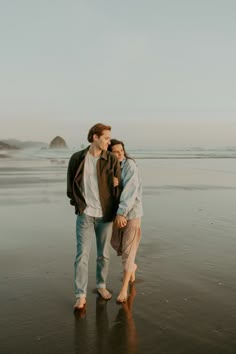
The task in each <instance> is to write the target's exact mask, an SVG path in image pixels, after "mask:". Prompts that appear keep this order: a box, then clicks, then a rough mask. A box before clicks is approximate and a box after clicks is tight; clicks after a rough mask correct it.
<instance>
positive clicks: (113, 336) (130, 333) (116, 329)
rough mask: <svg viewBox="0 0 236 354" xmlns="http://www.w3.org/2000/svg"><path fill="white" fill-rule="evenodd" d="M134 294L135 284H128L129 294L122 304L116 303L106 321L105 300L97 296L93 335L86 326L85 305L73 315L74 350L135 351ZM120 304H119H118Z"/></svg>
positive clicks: (98, 353) (102, 351)
mask: <svg viewBox="0 0 236 354" xmlns="http://www.w3.org/2000/svg"><path fill="white" fill-rule="evenodd" d="M135 295H136V288H135V285H134V284H132V285H130V293H129V296H128V299H127V301H126V302H125V303H123V304H121V305H119V310H118V313H117V315H116V317H115V318H114V320H113V321H112V322H111V324H110V323H109V316H108V309H107V301H106V300H103V299H102V298H101V297H99V296H98V297H97V299H96V330H95V338H94V336H93V335H92V337H93V339H92V338H90V334H91V333H93V329H92V328H89V326H88V321H87V317H86V308H85V309H83V310H80V311H76V312H75V313H74V314H75V342H74V343H75V353H97V354H106V353H107V354H108V353H109V354H110V353H114V354H116V353H122V354H128V353H129V354H136V353H138V335H137V331H136V326H135V321H134V318H133V315H132V309H133V301H134V298H135ZM120 306H121V307H120Z"/></svg>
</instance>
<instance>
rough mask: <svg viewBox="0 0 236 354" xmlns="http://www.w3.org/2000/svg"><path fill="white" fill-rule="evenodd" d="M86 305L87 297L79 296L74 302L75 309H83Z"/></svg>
mask: <svg viewBox="0 0 236 354" xmlns="http://www.w3.org/2000/svg"><path fill="white" fill-rule="evenodd" d="M85 305H86V297H84V296H83V297H79V298H78V299H77V300H76V303H75V304H74V310H82V309H84V308H85Z"/></svg>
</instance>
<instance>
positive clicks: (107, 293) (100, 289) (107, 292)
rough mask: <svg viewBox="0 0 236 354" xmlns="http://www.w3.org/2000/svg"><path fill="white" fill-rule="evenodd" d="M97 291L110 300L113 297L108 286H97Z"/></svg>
mask: <svg viewBox="0 0 236 354" xmlns="http://www.w3.org/2000/svg"><path fill="white" fill-rule="evenodd" d="M97 292H98V294H99V295H100V296H101V297H102V298H103V299H104V300H110V299H111V297H112V295H111V293H110V292H109V291H108V290H107V289H106V288H97Z"/></svg>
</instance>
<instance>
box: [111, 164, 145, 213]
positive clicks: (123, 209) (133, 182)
mask: <svg viewBox="0 0 236 354" xmlns="http://www.w3.org/2000/svg"><path fill="white" fill-rule="evenodd" d="M121 183H122V188H123V190H122V193H121V196H120V203H119V208H118V211H117V214H119V215H123V216H124V217H125V218H126V219H127V220H130V219H135V218H140V217H141V216H142V215H143V207H142V182H141V176H140V173H139V169H138V167H137V165H136V163H135V162H134V161H133V160H132V159H126V158H125V159H124V160H123V161H122V162H121Z"/></svg>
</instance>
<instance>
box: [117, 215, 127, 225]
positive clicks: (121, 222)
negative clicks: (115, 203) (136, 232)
mask: <svg viewBox="0 0 236 354" xmlns="http://www.w3.org/2000/svg"><path fill="white" fill-rule="evenodd" d="M115 223H116V225H117V227H118V228H121V227H124V226H126V225H127V220H126V218H125V217H124V216H122V215H116V218H115Z"/></svg>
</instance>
